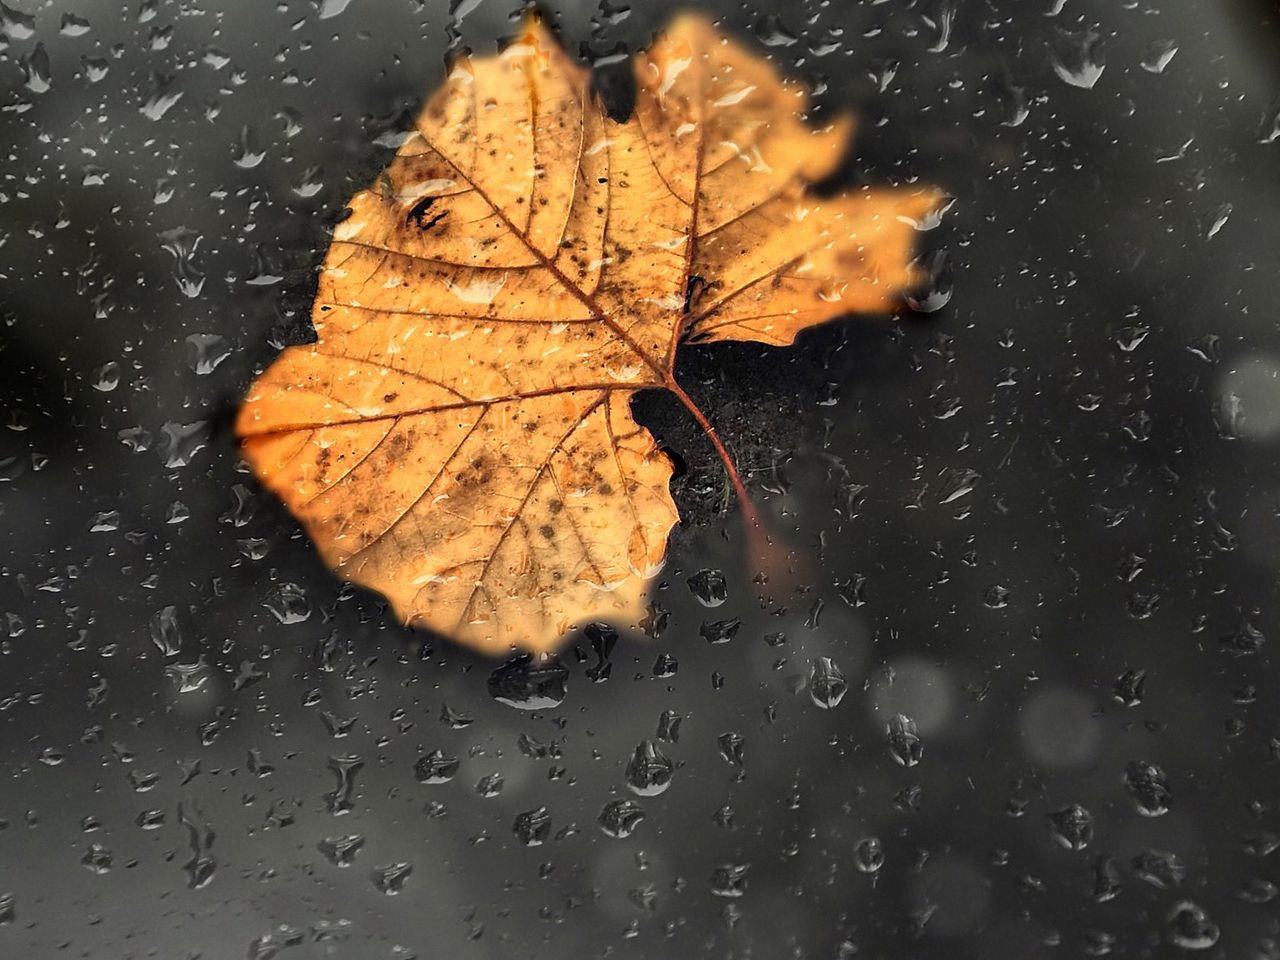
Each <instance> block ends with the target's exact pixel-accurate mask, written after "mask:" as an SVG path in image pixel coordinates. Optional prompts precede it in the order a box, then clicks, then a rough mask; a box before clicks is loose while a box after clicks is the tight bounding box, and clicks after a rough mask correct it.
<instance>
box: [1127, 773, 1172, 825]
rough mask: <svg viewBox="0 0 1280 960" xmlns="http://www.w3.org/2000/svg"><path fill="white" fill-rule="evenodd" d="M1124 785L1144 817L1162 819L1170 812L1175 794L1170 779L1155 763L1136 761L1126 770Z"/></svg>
mask: <svg viewBox="0 0 1280 960" xmlns="http://www.w3.org/2000/svg"><path fill="white" fill-rule="evenodd" d="M1124 785H1125V787H1126V788H1127V789H1128V791H1129V795H1130V796H1131V797H1133V802H1134V806H1135V807H1137V810H1138V812H1139V813H1140V814H1142V815H1143V816H1144V817H1162V816H1164V815H1165V814H1166V813H1168V812H1169V802H1170V800H1172V799H1173V794H1172V792H1171V791H1170V790H1169V778H1168V777H1167V776H1166V775H1165V772H1164V771H1163V770H1162V769H1160V767H1158V766H1156V765H1155V764H1154V763H1147V762H1145V761H1142V760H1134V761H1132V762H1131V763H1129V764H1128V766H1126V767H1125V768H1124Z"/></svg>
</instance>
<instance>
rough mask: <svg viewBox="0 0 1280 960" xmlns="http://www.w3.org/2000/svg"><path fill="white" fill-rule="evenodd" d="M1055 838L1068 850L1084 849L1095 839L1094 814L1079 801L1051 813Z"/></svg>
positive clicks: (1050, 822) (1050, 819) (1051, 824)
mask: <svg viewBox="0 0 1280 960" xmlns="http://www.w3.org/2000/svg"><path fill="white" fill-rule="evenodd" d="M1049 826H1050V827H1051V828H1052V832H1053V839H1054V840H1056V841H1058V843H1059V844H1061V845H1062V846H1063V847H1065V848H1066V849H1068V850H1083V849H1084V848H1085V847H1087V846H1088V845H1089V842H1090V841H1091V840H1092V839H1093V814H1091V813H1090V812H1089V811H1088V810H1086V809H1085V808H1084V807H1082V806H1080V804H1078V803H1073V804H1072V805H1071V806H1069V807H1065V808H1063V809H1062V810H1058V811H1057V812H1055V813H1051V814H1049Z"/></svg>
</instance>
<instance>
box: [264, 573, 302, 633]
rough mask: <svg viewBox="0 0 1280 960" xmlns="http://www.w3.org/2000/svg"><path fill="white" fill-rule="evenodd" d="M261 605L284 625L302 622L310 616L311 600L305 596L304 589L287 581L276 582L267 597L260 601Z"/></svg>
mask: <svg viewBox="0 0 1280 960" xmlns="http://www.w3.org/2000/svg"><path fill="white" fill-rule="evenodd" d="M262 605H263V606H264V607H266V608H267V609H268V610H270V611H271V613H272V615H273V616H275V618H276V619H277V620H279V621H280V622H281V623H283V624H286V625H287V624H293V623H302V622H304V621H305V620H307V619H309V618H310V616H311V601H310V600H309V599H308V598H307V594H306V591H305V590H303V589H302V587H300V586H299V585H298V584H296V583H290V582H289V581H285V582H283V583H278V584H276V586H275V589H273V590H272V591H271V593H270V594H269V595H268V596H267V599H265V600H264V601H262Z"/></svg>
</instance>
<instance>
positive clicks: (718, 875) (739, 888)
mask: <svg viewBox="0 0 1280 960" xmlns="http://www.w3.org/2000/svg"><path fill="white" fill-rule="evenodd" d="M749 869H750V864H746V863H726V864H723V865H721V866H718V867H716V868H715V869H714V870H713V871H711V892H712V893H714V894H715V895H716V896H717V897H731V898H737V897H740V896H742V895H743V894H744V893H746V892H747V871H748V870H749Z"/></svg>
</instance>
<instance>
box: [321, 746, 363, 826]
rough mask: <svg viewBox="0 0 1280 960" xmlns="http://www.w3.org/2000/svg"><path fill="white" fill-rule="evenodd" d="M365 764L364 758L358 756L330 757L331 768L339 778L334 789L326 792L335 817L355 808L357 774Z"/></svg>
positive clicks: (327, 803) (329, 807) (326, 797)
mask: <svg viewBox="0 0 1280 960" xmlns="http://www.w3.org/2000/svg"><path fill="white" fill-rule="evenodd" d="M363 766H364V758H363V757H357V756H346V757H330V758H329V769H330V771H332V772H333V775H334V776H335V777H336V778H337V783H336V784H335V785H334V788H333V790H331V791H330V792H329V793H327V794H325V798H324V799H325V804H326V805H327V807H328V809H329V812H330V813H331V814H333V815H334V816H335V817H340V816H342V815H344V814H347V813H350V812H351V811H352V810H354V809H355V803H354V801H353V800H352V797H353V795H354V794H355V789H356V774H357V773H359V772H360V769H361V767H363Z"/></svg>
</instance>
